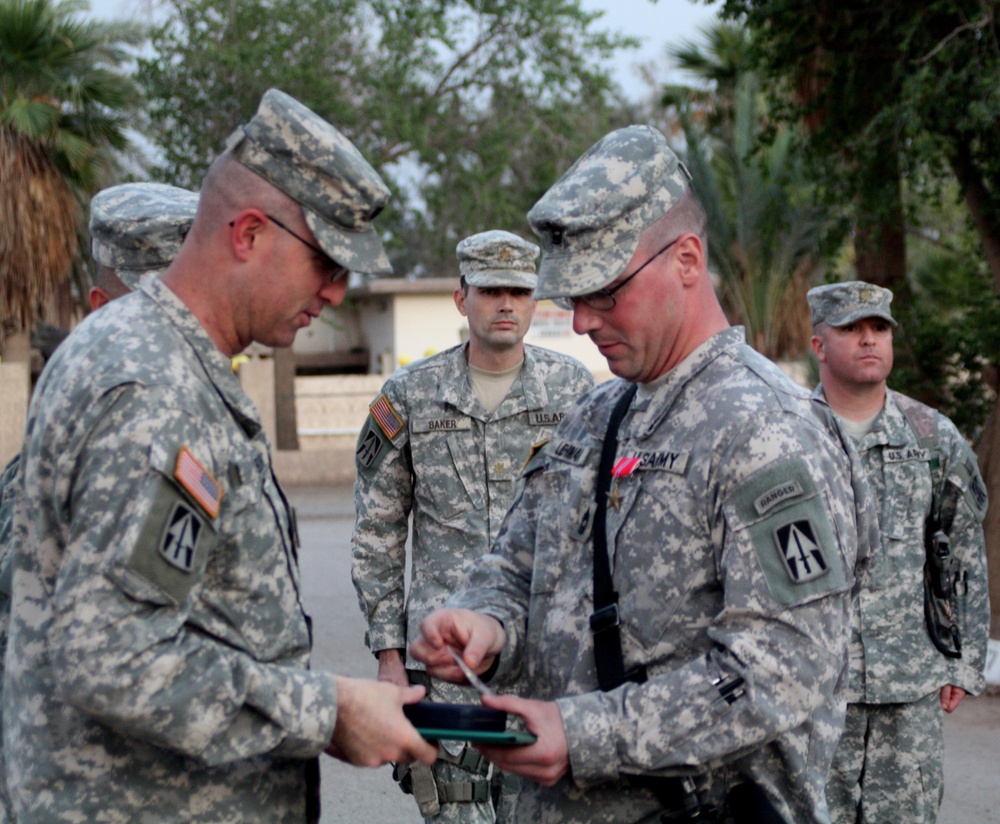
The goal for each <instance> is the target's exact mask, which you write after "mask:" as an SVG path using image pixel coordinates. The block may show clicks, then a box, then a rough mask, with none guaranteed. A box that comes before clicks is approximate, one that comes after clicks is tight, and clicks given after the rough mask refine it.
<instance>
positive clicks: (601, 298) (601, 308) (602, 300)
mask: <svg viewBox="0 0 1000 824" xmlns="http://www.w3.org/2000/svg"><path fill="white" fill-rule="evenodd" d="M678 240H680V238H679V237H675V238H674V239H673V240H672V241H670V243H668V244H667V245H666V246H664V247H663V248H662V249H660V251H658V252H656V253H655V254H654V255H652V256H651V257H650V258H649V259H648V260H647V261H646V262H645V263H643V264H642V266H640V267H639V268H638V269H636V270H635V271H634V272H633V273H632V274H631V275H629V276H628V277H627V278H625V280H623V281H622V282H621V283H619V284H618V285H617V286H612V287H611V288H610V289H597V290H596V291H594V292H588V293H587V294H585V295H573V296H572V297H563V298H553V299H552V302H553V303H554V304H556V306H559V307H561V308H563V309H569V310H571V311H572V309H573V307H574V305H575V304H576V302H577V301H578V300H582V301H583V302H584V303H586V304H587V306H589V307H590V308H591V309H596V310H597V311H598V312H610V311H611V310H612V309H614V308H615V306H617V305H618V302H617V301H616V300H615V292H617V291H618V290H619V289H621V288H622V287H623V286H624V285H625V284H626V283H628V282H629V281H630V280H632V278H634V277H635V276H636V275H638V274H639V272H641V271H642V270H643V269H645V268H646V267H647V266H649V264H650V263H652V262H653V261H654V260H656V259H657V258H658V257H659V256H660V255H662V254H663V253H664V252H665V251H667V249H669V248H670V247H671V246H673V245H674V244H675V243H676V242H677V241H678ZM595 301H596V302H595Z"/></svg>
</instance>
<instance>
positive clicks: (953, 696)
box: [941, 684, 965, 712]
mask: <svg viewBox="0 0 1000 824" xmlns="http://www.w3.org/2000/svg"><path fill="white" fill-rule="evenodd" d="M963 698H965V690H963V689H962V688H961V687H956V686H955V685H954V684H945V685H944V686H943V687H941V709H943V710H944V711H945V712H954V710H955V708H956V707H958V705H959V703H960V702H961V700H962V699H963Z"/></svg>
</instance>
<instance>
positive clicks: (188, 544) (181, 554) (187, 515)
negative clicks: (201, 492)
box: [158, 501, 202, 572]
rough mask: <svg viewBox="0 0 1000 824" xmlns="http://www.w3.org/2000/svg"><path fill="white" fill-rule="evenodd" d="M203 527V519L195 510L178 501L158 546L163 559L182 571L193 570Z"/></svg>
mask: <svg viewBox="0 0 1000 824" xmlns="http://www.w3.org/2000/svg"><path fill="white" fill-rule="evenodd" d="M201 529H202V526H201V520H200V519H199V518H198V516H197V514H196V513H195V511H194V510H193V509H191V508H190V507H189V506H188V505H187V504H186V503H184V502H183V501H178V502H177V503H176V504H175V505H174V509H173V511H172V512H171V513H170V517H169V518H167V524H166V527H165V528H164V530H163V535H162V536H161V537H160V543H159V547H158V548H159V552H160V555H161V556H162V558H163V560H164V561H166V562H167V563H168V564H170V565H171V566H172V567H176V568H177V569H179V570H181V571H182V572H191V571H192V570H193V569H194V557H195V555H194V551H195V548H196V547H197V546H198V537H199V535H201Z"/></svg>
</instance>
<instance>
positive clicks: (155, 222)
mask: <svg viewBox="0 0 1000 824" xmlns="http://www.w3.org/2000/svg"><path fill="white" fill-rule="evenodd" d="M197 209H198V195H196V194H195V193H194V192H189V191H188V190H187V189H178V188H177V187H176V186H167V185H166V184H164V183H123V184H122V185H120V186H112V187H110V188H108V189H104V190H103V191H101V192H98V193H97V194H96V195H94V198H93V200H91V201H90V253H91V256H92V257H93V258H94V262H95V263H96V264H97V274H96V276H95V278H94V286H93V288H91V290H90V308H91V309H92V310H93V309H99V308H100V307H101V306H104V305H105V304H106V303H109V302H110V301H112V300H114V299H115V298H120V297H122V296H124V295H127V294H128V293H129V292H132V291H134V290H136V289H138V288H139V287H140V286H141V285H142V284H143V283H145V282H146V281H147V280H149V279H150V278H153V277H156V276H157V275H160V274H162V273H163V272H164V271H165V270H166V268H167V267H168V266H169V265H170V264H171V262H172V261H173V259H174V258H175V257H176V256H177V253H178V252H179V251H180V249H181V244H182V243H183V242H184V238H185V237H187V233H188V231H190V229H191V222H192V221H193V220H194V215H195V212H196V211H197Z"/></svg>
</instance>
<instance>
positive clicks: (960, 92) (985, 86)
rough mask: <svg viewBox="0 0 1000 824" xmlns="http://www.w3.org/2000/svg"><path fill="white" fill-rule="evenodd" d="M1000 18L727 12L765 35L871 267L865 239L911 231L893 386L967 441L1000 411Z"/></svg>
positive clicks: (794, 113) (732, 4)
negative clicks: (950, 422) (934, 411)
mask: <svg viewBox="0 0 1000 824" xmlns="http://www.w3.org/2000/svg"><path fill="white" fill-rule="evenodd" d="M998 7H1000V6H998V3H997V0H929V1H928V2H925V3H921V4H919V8H917V7H916V6H915V5H914V4H908V3H900V2H888V3H887V2H884V0H725V2H724V4H723V10H724V13H725V14H726V15H729V16H736V17H739V19H741V20H742V21H743V22H744V23H745V25H746V26H747V27H748V28H749V29H750V30H751V31H752V32H753V33H754V44H755V47H756V48H755V52H754V59H755V62H756V64H757V65H758V66H759V67H760V68H761V71H763V72H765V76H766V77H767V78H768V82H769V83H770V84H771V85H772V86H773V87H774V88H784V89H785V90H787V91H786V93H785V96H784V99H785V104H784V106H783V109H782V111H781V112H780V116H782V117H783V118H784V119H788V120H792V119H794V120H796V121H799V122H802V123H804V124H805V125H806V127H807V132H808V140H807V141H806V143H805V146H806V150H807V158H808V161H809V165H810V167H811V168H812V170H813V175H814V178H815V179H816V181H817V182H818V184H819V185H820V186H821V190H822V191H823V192H824V193H825V196H826V202H827V203H828V204H829V205H830V206H831V208H834V209H838V210H841V211H843V212H849V213H850V214H851V216H852V218H853V223H854V225H855V227H856V228H855V241H856V242H855V248H856V249H857V250H858V252H859V255H860V252H861V251H862V250H861V249H860V248H859V243H858V240H859V234H860V233H859V231H858V229H863V228H864V227H872V226H877V225H883V226H893V227H898V228H902V227H903V224H904V221H905V232H906V240H905V246H902V245H901V246H900V251H901V253H902V255H903V258H902V259H903V262H904V263H905V265H904V266H903V267H902V269H901V270H898V271H897V272H895V273H894V274H892V277H891V280H892V282H891V283H890V284H889V285H891V286H892V288H893V289H894V291H895V292H896V301H895V303H894V312H898V314H899V315H900V316H901V317H902V318H903V319H904V320H905V325H904V329H903V330H902V331H901V332H900V334H899V335H898V336H897V350H898V356H897V368H896V370H895V371H894V374H893V378H892V383H893V385H897V386H900V387H901V388H903V390H904V391H909V392H911V393H912V394H915V395H916V396H917V397H921V398H923V399H924V400H926V401H927V402H929V403H932V404H935V405H940V406H941V407H942V408H943V409H944V410H945V411H946V412H948V413H949V414H951V415H952V416H953V417H954V418H955V420H956V422H957V423H959V425H960V427H962V428H963V429H964V431H966V433H967V434H973V433H975V432H976V431H978V428H979V426H980V425H981V423H982V419H983V415H984V410H986V408H987V407H989V406H990V404H991V403H992V402H993V397H994V395H995V389H996V386H997V369H996V366H997V353H998V351H1000V350H998V348H997V342H998V340H997V338H998V331H997V330H998V328H1000V316H998V314H997V307H996V304H997V294H998V290H1000V82H998V78H1000V16H998V14H997V11H998ZM956 182H957V185H956ZM928 238H930V239H932V240H933V242H932V243H931V242H928ZM886 262H887V263H890V262H891V261H889V260H886ZM861 263H862V261H861V259H860V257H859V259H858V260H857V261H856V264H857V265H858V268H859V270H860V268H861ZM869 263H870V261H869ZM900 271H901V272H902V275H901V276H900ZM844 274H846V275H848V276H856V275H854V274H853V273H851V272H845V273H844ZM872 274H873V275H878V274H880V273H879V272H878V271H877V270H875V271H873V272H872Z"/></svg>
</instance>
